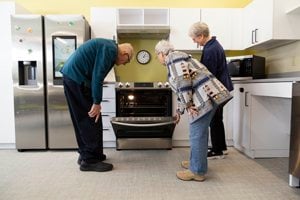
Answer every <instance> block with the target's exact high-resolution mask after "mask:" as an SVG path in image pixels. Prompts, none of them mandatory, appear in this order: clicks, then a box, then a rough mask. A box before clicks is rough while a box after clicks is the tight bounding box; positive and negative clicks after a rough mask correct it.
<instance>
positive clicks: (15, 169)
mask: <svg viewBox="0 0 300 200" xmlns="http://www.w3.org/2000/svg"><path fill="white" fill-rule="evenodd" d="M105 154H106V155H107V157H108V160H107V162H111V163H113V164H114V170H113V171H111V172H106V173H97V172H80V171H79V167H78V165H77V164H76V160H77V157H78V155H77V153H76V152H74V151H38V152H22V153H19V152H17V151H16V150H0V163H1V164H0V199H1V200H2V199H3V200H10V199H13V200H19V199H20V200H21V199H22V200H27V199H28V200H29V199H30V200H35V199H38V200H44V199H51V200H55V199H62V200H66V199H72V200H76V199H78V200H79V199H80V200H90V199H95V200H96V199H97V200H98V199H99V200H102V199H103V200H110V199H111V200H147V199H149V200H177V199H180V200H188V199H195V200H200V199H206V200H207V199H209V200H226V199H230V200H243V199H247V200H248V199H251V200H256V199H257V200H261V199H263V200H267V199H272V200H277V199H278V200H288V199H295V200H296V199H297V200H299V199H300V189H299V188H291V187H289V186H288V173H287V171H288V159H287V158H276V159H255V160H253V159H249V158H247V157H245V156H244V155H243V154H241V153H239V152H238V151H236V150H235V149H233V148H230V149H229V155H228V156H227V157H226V158H225V159H222V160H210V161H209V173H208V177H207V180H206V181H205V182H185V181H180V180H178V179H177V178H176V176H175V173H176V171H177V170H181V168H180V162H181V161H182V160H185V159H187V158H188V155H189V149H188V148H173V149H172V150H142V151H131V150H130V151H116V150H115V149H105Z"/></svg>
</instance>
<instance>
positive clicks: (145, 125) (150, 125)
mask: <svg viewBox="0 0 300 200" xmlns="http://www.w3.org/2000/svg"><path fill="white" fill-rule="evenodd" d="M111 123H113V124H117V125H123V126H133V127H155V126H164V125H169V124H174V123H175V121H170V122H163V123H155V124H131V123H123V122H114V121H112V122H111Z"/></svg>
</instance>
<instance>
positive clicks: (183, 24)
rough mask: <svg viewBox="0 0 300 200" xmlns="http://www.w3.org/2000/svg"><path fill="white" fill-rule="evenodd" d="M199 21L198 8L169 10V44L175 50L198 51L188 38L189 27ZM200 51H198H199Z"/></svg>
mask: <svg viewBox="0 0 300 200" xmlns="http://www.w3.org/2000/svg"><path fill="white" fill-rule="evenodd" d="M198 21H200V9H198V8H195V9H194V8H188V9H185V8H170V29H171V32H170V38H169V39H170V42H171V43H172V44H173V45H174V47H175V49H179V50H198V49H199V48H198V46H197V44H196V43H194V42H193V40H192V38H190V37H189V35H188V31H189V28H190V26H191V25H192V24H193V23H195V22H198ZM199 50H200V49H199Z"/></svg>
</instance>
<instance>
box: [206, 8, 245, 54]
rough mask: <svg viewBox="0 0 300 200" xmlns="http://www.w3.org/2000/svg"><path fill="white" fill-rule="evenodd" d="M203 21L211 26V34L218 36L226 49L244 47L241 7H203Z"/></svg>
mask: <svg viewBox="0 0 300 200" xmlns="http://www.w3.org/2000/svg"><path fill="white" fill-rule="evenodd" d="M201 21H202V22H205V23H206V24H207V25H208V26H209V29H210V34H211V36H216V37H217V40H218V41H219V42H220V43H221V45H222V46H223V48H224V49H242V45H241V44H242V43H241V41H240V40H241V33H242V20H241V9H233V8H232V9H230V8H206V9H201ZM235 41H239V42H235ZM234 45H235V46H234Z"/></svg>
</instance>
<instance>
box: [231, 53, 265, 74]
mask: <svg viewBox="0 0 300 200" xmlns="http://www.w3.org/2000/svg"><path fill="white" fill-rule="evenodd" d="M226 60H227V68H228V72H229V75H230V76H231V77H251V78H252V79H261V78H265V67H266V58H265V57H261V56H256V55H247V56H236V57H227V58H226Z"/></svg>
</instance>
